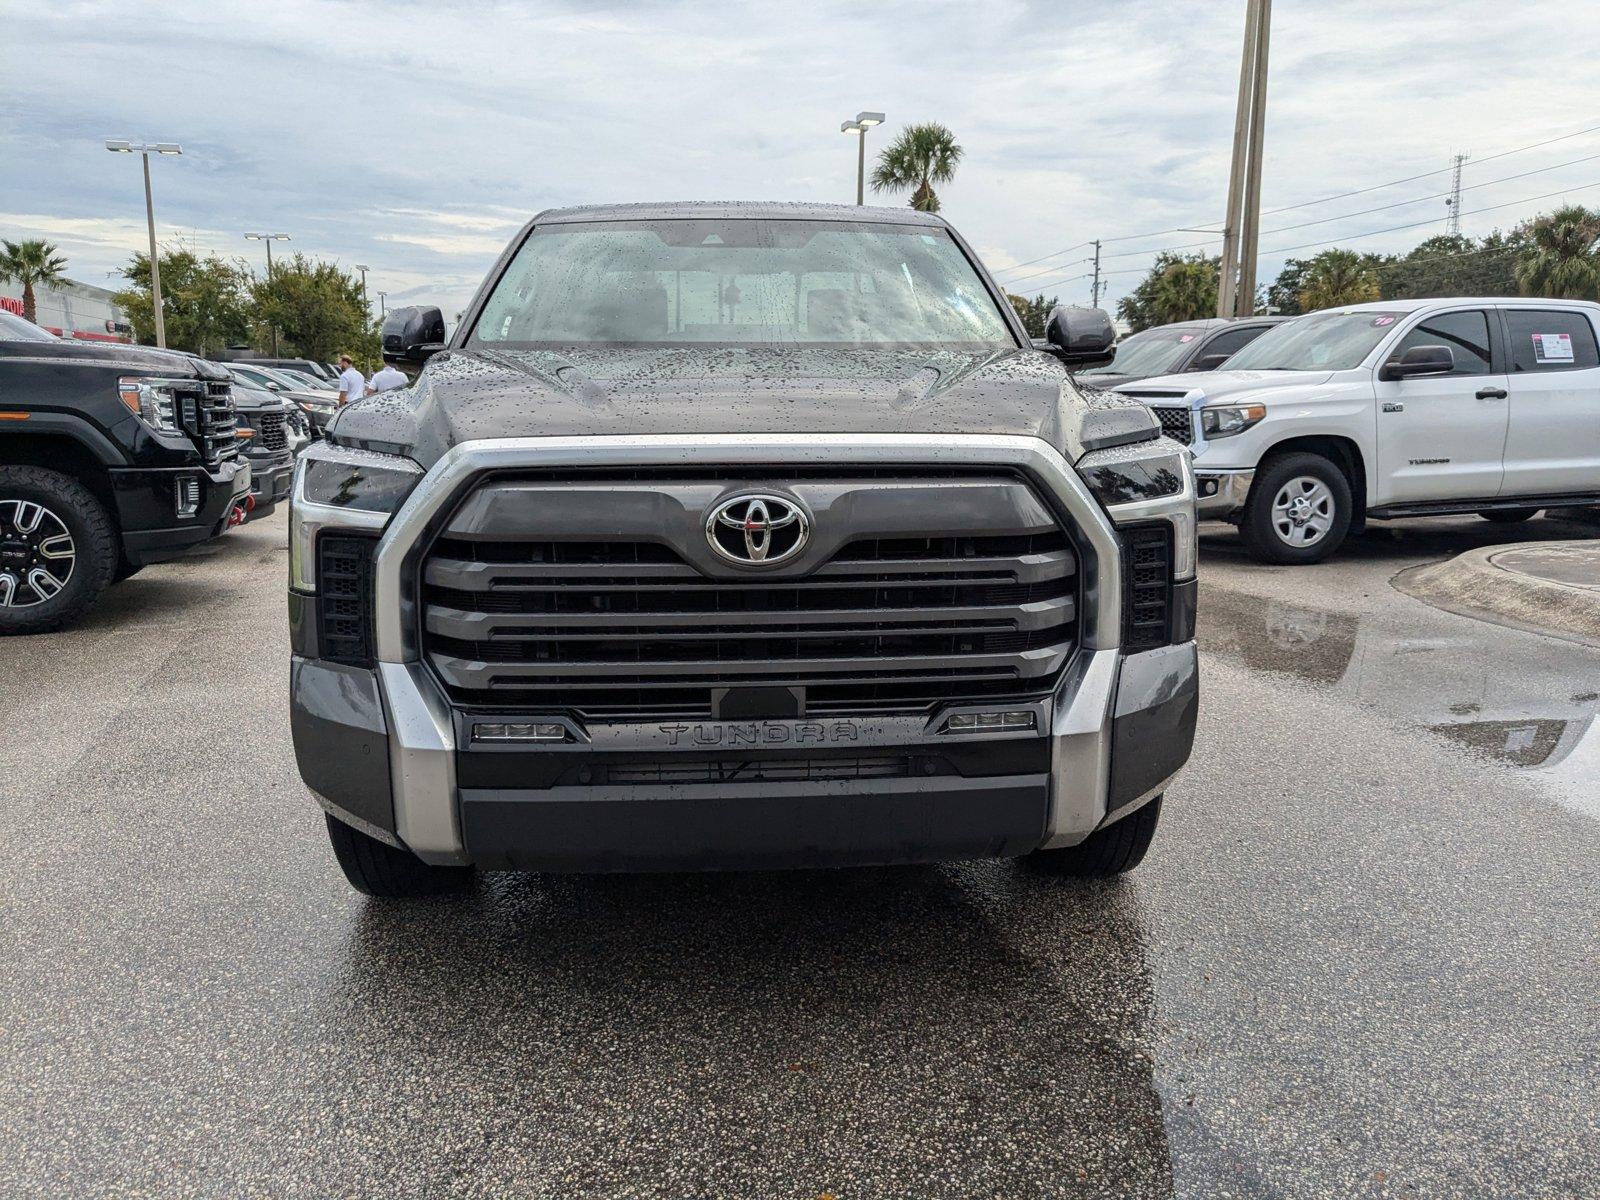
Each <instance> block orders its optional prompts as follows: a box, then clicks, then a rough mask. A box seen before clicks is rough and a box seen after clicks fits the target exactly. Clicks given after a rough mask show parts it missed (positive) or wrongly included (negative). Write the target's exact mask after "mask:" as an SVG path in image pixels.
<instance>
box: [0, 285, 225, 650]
mask: <svg viewBox="0 0 1600 1200" xmlns="http://www.w3.org/2000/svg"><path fill="white" fill-rule="evenodd" d="M249 494H250V466H249V463H247V462H246V461H245V460H244V459H243V458H242V457H241V456H240V454H239V448H238V439H237V438H236V437H235V433H234V405H233V396H232V392H231V389H230V387H229V383H228V376H227V374H226V373H225V372H223V371H222V370H221V369H220V368H218V367H216V366H214V365H213V364H211V363H208V362H205V361H204V360H202V359H198V358H196V357H194V356H193V355H190V354H178V353H172V352H168V351H163V350H154V349H151V348H149V347H144V346H124V345H115V344H107V343H99V342H83V341H76V340H74V341H67V340H63V339H61V338H57V337H55V336H54V335H52V334H49V333H46V332H45V331H44V330H42V329H40V328H39V327H38V326H36V325H34V324H33V323H32V322H29V321H25V320H23V319H22V318H21V317H17V316H13V315H12V314H10V313H4V312H0V634H12V633H42V632H44V631H46V630H50V629H55V628H57V627H59V626H61V625H66V624H69V623H71V622H72V621H75V620H77V619H78V618H79V617H81V616H82V615H83V614H84V613H85V612H86V611H88V609H89V606H90V605H92V604H93V603H94V601H95V598H96V597H98V596H99V594H100V593H101V592H102V591H104V590H105V588H106V587H108V586H109V585H110V584H111V583H112V582H114V581H115V580H117V579H120V578H124V577H126V576H128V575H131V574H132V573H133V572H134V571H137V570H138V569H139V568H140V567H142V566H144V565H145V564H146V563H151V562H156V561H159V560H160V559H163V558H171V557H173V556H175V555H178V554H181V553H182V552H183V551H184V550H186V549H188V548H189V547H191V546H194V545H196V544H197V543H200V542H203V541H205V540H207V539H208V538H212V537H215V536H216V535H217V534H219V533H221V532H223V530H225V529H226V528H227V527H228V525H229V523H230V520H234V519H242V518H243V515H244V514H243V508H242V507H241V505H242V502H243V501H244V499H245V498H246V497H247V496H249Z"/></svg>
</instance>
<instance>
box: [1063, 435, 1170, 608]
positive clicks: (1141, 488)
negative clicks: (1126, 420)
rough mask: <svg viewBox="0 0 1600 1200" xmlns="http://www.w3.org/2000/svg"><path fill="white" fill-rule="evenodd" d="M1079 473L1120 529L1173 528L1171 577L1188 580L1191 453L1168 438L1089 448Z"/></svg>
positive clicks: (1082, 459) (1079, 467)
mask: <svg viewBox="0 0 1600 1200" xmlns="http://www.w3.org/2000/svg"><path fill="white" fill-rule="evenodd" d="M1077 467H1078V474H1079V475H1080V476H1082V477H1083V481H1084V482H1085V483H1086V484H1088V485H1089V490H1090V491H1091V492H1093V493H1094V495H1095V499H1097V500H1099V501H1100V503H1101V504H1102V505H1104V506H1105V510H1106V512H1107V513H1108V514H1110V517H1111V519H1112V521H1114V522H1115V523H1116V524H1118V525H1134V524H1140V523H1143V522H1149V521H1168V522H1171V524H1172V574H1173V578H1174V579H1180V580H1184V579H1192V578H1193V577H1194V570H1195V559H1196V556H1197V552H1198V547H1197V545H1196V532H1195V517H1194V470H1193V468H1192V467H1191V466H1190V463H1189V452H1188V451H1187V450H1184V449H1181V448H1180V447H1179V446H1178V445H1177V443H1176V442H1174V441H1172V440H1171V439H1170V438H1158V439H1156V440H1155V441H1149V442H1141V443H1139V444H1138V445H1135V446H1119V447H1117V448H1115V449H1112V450H1093V451H1091V452H1089V453H1088V454H1085V455H1084V456H1083V457H1082V458H1080V459H1079V460H1078V462H1077Z"/></svg>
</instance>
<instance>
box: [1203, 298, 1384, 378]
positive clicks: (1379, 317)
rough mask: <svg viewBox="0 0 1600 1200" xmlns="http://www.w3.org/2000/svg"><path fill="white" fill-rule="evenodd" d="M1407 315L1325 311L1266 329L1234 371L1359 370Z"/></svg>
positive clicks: (1235, 361) (1233, 364)
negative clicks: (1363, 361) (1374, 348)
mask: <svg viewBox="0 0 1600 1200" xmlns="http://www.w3.org/2000/svg"><path fill="white" fill-rule="evenodd" d="M1403 316H1405V314H1404V313H1399V312H1374V311H1372V310H1371V309H1366V310H1363V311H1361V312H1335V311H1329V312H1320V313H1312V314H1311V315H1310V316H1305V317H1296V318H1295V319H1294V320H1293V321H1289V322H1287V323H1285V324H1283V325H1278V326H1275V327H1274V328H1272V329H1269V330H1267V331H1266V332H1265V333H1263V334H1262V335H1261V336H1260V337H1258V338H1257V339H1256V340H1255V341H1253V342H1251V343H1250V344H1249V345H1248V346H1246V347H1245V348H1244V349H1242V350H1240V351H1239V353H1237V354H1235V355H1234V356H1233V357H1232V358H1230V359H1229V360H1228V363H1227V369H1228V370H1230V371H1345V370H1348V369H1349V368H1351V367H1359V366H1360V365H1361V363H1362V360H1364V359H1365V358H1366V357H1367V355H1368V354H1370V353H1372V348H1373V347H1374V346H1376V345H1377V344H1378V343H1379V342H1381V341H1382V340H1383V339H1384V338H1385V337H1386V336H1387V335H1388V333H1389V331H1390V330H1392V329H1393V328H1394V326H1395V322H1396V321H1398V320H1400V318H1401V317H1403Z"/></svg>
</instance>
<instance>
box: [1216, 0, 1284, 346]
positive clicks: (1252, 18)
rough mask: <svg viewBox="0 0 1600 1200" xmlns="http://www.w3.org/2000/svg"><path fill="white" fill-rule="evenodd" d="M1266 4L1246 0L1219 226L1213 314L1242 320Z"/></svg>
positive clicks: (1250, 277) (1260, 124)
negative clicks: (1224, 215) (1218, 269)
mask: <svg viewBox="0 0 1600 1200" xmlns="http://www.w3.org/2000/svg"><path fill="white" fill-rule="evenodd" d="M1271 25H1272V0H1249V3H1248V5H1247V7H1246V10H1245V18H1244V49H1243V53H1242V54H1241V56H1240V60H1239V98H1238V103H1237V105H1236V107H1235V109H1234V117H1233V160H1232V164H1231V166H1230V168H1229V172H1228V214H1227V218H1226V220H1224V221H1223V224H1222V277H1221V279H1220V281H1219V286H1218V288H1217V316H1219V317H1238V316H1248V315H1249V314H1250V312H1251V311H1252V309H1253V308H1254V307H1255V291H1256V254H1257V251H1258V249H1259V235H1260V218H1261V149H1262V135H1263V131H1264V129H1265V125H1266V113H1267V51H1268V43H1269V31H1270V29H1271Z"/></svg>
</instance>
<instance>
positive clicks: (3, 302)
mask: <svg viewBox="0 0 1600 1200" xmlns="http://www.w3.org/2000/svg"><path fill="white" fill-rule="evenodd" d="M0 289H4V290H3V291H0V309H3V310H4V311H6V312H9V313H16V314H17V316H19V317H20V316H22V289H21V288H20V287H17V286H16V285H15V284H11V283H4V284H0ZM13 289H15V291H16V295H11V294H10V292H11V291H12V290H13ZM114 295H115V293H114V292H110V291H107V290H106V289H105V288H101V287H94V286H93V285H91V284H87V283H75V282H74V281H72V280H70V279H64V280H62V281H61V282H60V283H51V284H44V285H42V286H38V287H35V288H34V289H33V299H34V305H35V307H36V308H37V309H38V314H37V319H38V323H39V324H40V325H41V326H43V327H44V328H45V329H48V330H49V331H50V332H51V333H55V334H59V335H61V336H62V337H69V338H83V339H84V340H86V341H91V342H131V341H133V326H131V325H129V324H128V317H127V314H126V313H124V312H123V311H122V310H121V309H120V308H118V307H117V305H116V303H115V302H114V300H113V297H114Z"/></svg>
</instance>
